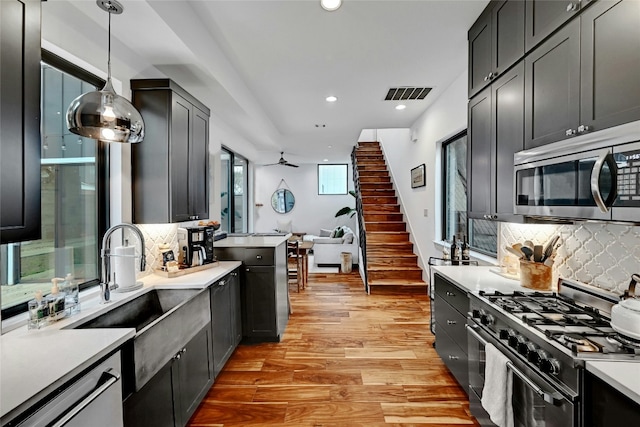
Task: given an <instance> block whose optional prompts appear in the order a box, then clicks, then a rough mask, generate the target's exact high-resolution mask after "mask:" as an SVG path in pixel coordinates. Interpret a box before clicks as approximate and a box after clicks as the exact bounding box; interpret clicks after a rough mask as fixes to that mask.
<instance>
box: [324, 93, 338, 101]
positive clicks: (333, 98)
mask: <svg viewBox="0 0 640 427" xmlns="http://www.w3.org/2000/svg"><path fill="white" fill-rule="evenodd" d="M325 100H326V101H327V102H336V101H337V100H338V98H337V97H335V96H333V95H331V96H327V97H326V98H325Z"/></svg>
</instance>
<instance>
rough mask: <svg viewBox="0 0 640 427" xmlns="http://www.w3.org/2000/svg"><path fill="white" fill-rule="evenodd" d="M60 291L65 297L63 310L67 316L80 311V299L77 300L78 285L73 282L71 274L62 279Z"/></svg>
mask: <svg viewBox="0 0 640 427" xmlns="http://www.w3.org/2000/svg"><path fill="white" fill-rule="evenodd" d="M62 291H63V292H64V295H65V303H64V304H65V308H66V309H67V312H68V313H69V314H72V313H76V312H79V311H80V299H79V298H78V291H79V289H78V283H77V282H76V281H75V280H74V277H73V274H71V273H69V274H67V276H66V277H65V279H64V286H63V287H62Z"/></svg>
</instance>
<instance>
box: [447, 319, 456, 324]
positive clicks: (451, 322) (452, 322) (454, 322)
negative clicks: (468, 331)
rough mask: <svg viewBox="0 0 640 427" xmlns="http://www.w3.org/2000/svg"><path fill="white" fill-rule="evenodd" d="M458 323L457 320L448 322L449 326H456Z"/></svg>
mask: <svg viewBox="0 0 640 427" xmlns="http://www.w3.org/2000/svg"><path fill="white" fill-rule="evenodd" d="M456 323H458V322H456V321H455V320H447V325H455V324H456Z"/></svg>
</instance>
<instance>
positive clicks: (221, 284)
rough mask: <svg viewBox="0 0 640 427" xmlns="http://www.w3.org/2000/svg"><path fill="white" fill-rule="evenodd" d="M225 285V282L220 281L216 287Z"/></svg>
mask: <svg viewBox="0 0 640 427" xmlns="http://www.w3.org/2000/svg"><path fill="white" fill-rule="evenodd" d="M226 284H227V282H226V281H225V280H220V281H219V282H218V286H224V285H226Z"/></svg>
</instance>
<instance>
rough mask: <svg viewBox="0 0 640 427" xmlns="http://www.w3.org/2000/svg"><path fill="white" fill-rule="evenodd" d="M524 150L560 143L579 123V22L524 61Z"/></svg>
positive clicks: (549, 40) (561, 32)
mask: <svg viewBox="0 0 640 427" xmlns="http://www.w3.org/2000/svg"><path fill="white" fill-rule="evenodd" d="M525 76H526V79H525V100H526V101H525V148H526V149H530V148H534V147H538V146H540V145H544V144H549V143H551V142H555V141H559V140H561V139H564V138H566V137H568V136H571V135H572V133H575V132H576V129H577V127H578V124H579V119H580V22H579V21H572V22H570V23H569V24H568V25H567V26H565V27H564V28H562V29H561V30H560V31H558V32H557V33H555V34H554V35H553V36H552V37H551V38H550V39H548V40H547V41H546V42H544V43H543V44H542V45H540V46H539V47H538V48H536V49H535V50H534V51H533V52H531V53H530V54H529V55H528V56H527V57H526V58H525Z"/></svg>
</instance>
